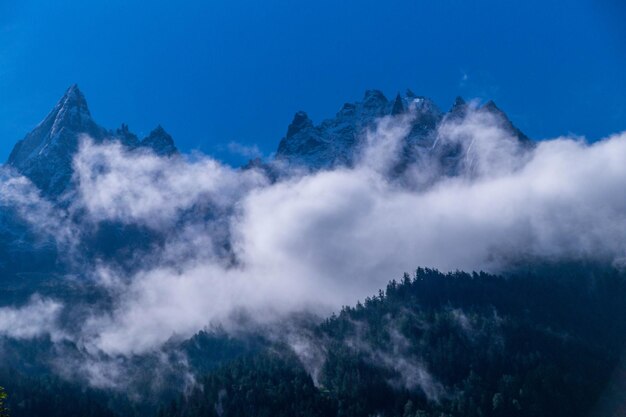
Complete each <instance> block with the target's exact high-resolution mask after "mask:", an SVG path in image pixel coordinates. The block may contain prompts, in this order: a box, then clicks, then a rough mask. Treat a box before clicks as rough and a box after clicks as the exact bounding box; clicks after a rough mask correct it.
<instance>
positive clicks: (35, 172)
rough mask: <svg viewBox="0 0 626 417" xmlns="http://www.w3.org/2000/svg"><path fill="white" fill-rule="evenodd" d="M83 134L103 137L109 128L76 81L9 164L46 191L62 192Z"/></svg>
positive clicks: (18, 144) (45, 192)
mask: <svg viewBox="0 0 626 417" xmlns="http://www.w3.org/2000/svg"><path fill="white" fill-rule="evenodd" d="M81 134H86V135H89V136H91V137H92V138H94V139H96V140H101V139H102V138H104V137H105V136H106V130H105V129H103V128H102V127H100V126H98V125H97V124H96V123H95V122H94V121H93V120H92V118H91V113H90V111H89V106H88V105H87V100H85V96H84V95H83V93H82V92H81V91H80V89H79V88H78V86H77V85H76V84H74V85H72V86H71V87H70V88H68V89H67V91H66V92H65V94H64V95H63V97H61V99H60V100H59V101H58V102H57V104H56V105H55V106H54V108H53V109H52V111H51V112H50V113H49V114H48V116H47V117H46V118H45V119H44V120H43V121H42V122H41V123H39V125H37V127H35V129H34V130H33V131H32V132H30V133H29V134H28V135H26V137H24V139H22V140H21V141H19V142H18V143H17V144H16V145H15V147H14V148H13V150H12V151H11V154H10V155H9V159H8V161H7V163H8V165H9V166H11V167H13V168H15V169H16V170H18V171H19V172H20V173H22V174H23V175H25V176H27V177H28V178H30V179H31V181H33V182H34V183H35V185H37V186H38V187H39V188H40V189H41V190H42V191H43V192H44V194H48V195H54V194H58V193H60V192H62V191H63V189H64V188H65V187H66V185H67V184H68V182H69V181H70V179H71V176H72V157H73V155H74V154H75V153H76V150H77V148H78V136H79V135H81Z"/></svg>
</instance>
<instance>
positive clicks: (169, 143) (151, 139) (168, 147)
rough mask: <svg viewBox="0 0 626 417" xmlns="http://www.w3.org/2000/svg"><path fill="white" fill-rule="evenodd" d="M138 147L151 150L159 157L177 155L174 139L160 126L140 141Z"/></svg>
mask: <svg viewBox="0 0 626 417" xmlns="http://www.w3.org/2000/svg"><path fill="white" fill-rule="evenodd" d="M140 146H142V147H146V148H150V149H152V151H153V152H154V153H155V154H157V155H159V156H171V155H174V154H177V153H178V149H177V148H176V145H175V144H174V139H172V136H171V135H170V134H169V133H167V132H166V131H165V129H163V127H162V126H161V125H158V126H157V127H155V128H154V130H153V131H152V132H150V134H149V135H148V136H146V137H145V138H144V139H142V141H141V143H140Z"/></svg>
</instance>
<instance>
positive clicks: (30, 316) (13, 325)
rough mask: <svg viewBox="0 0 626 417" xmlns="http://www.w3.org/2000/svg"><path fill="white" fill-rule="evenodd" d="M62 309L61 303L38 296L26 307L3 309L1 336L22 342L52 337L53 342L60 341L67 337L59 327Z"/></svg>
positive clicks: (0, 325) (1, 314)
mask: <svg viewBox="0 0 626 417" xmlns="http://www.w3.org/2000/svg"><path fill="white" fill-rule="evenodd" d="M62 308H63V305H62V304H61V303H59V302H57V301H54V300H50V299H44V298H41V297H39V296H37V295H35V296H33V297H32V298H31V300H30V301H29V303H28V304H26V305H24V306H21V307H18V308H12V307H2V308H0V336H6V337H10V338H14V339H22V340H24V339H34V338H37V337H42V336H50V338H51V339H52V340H53V341H60V340H62V339H64V338H65V337H66V336H65V334H63V332H62V331H60V330H59V326H58V320H59V315H60V313H61V310H62Z"/></svg>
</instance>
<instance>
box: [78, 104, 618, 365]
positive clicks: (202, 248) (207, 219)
mask: <svg viewBox="0 0 626 417" xmlns="http://www.w3.org/2000/svg"><path fill="white" fill-rule="evenodd" d="M408 120H409V119H406V120H403V119H390V118H387V119H383V120H382V121H381V123H380V124H379V126H378V128H377V129H375V130H372V131H370V132H368V133H367V137H366V141H365V142H366V143H367V144H368V146H367V147H366V149H364V150H363V153H362V157H361V159H360V163H358V164H357V166H356V167H354V168H351V169H348V168H338V169H334V170H330V171H322V172H318V173H311V174H300V175H297V176H291V177H289V178H287V179H284V180H281V181H279V182H276V183H273V184H272V183H270V181H269V180H268V179H267V178H265V177H264V176H263V175H262V174H261V173H260V172H258V171H255V170H242V171H238V170H234V169H232V168H229V167H226V166H224V165H221V164H220V163H218V162H216V161H214V160H211V159H209V158H204V157H197V158H195V159H188V158H185V157H171V158H159V157H157V156H154V155H152V154H148V153H141V152H129V151H126V150H124V149H123V148H122V147H121V146H120V145H118V144H100V145H96V144H94V143H92V142H90V141H88V140H87V141H85V142H84V143H83V145H82V146H81V148H80V152H79V154H78V155H77V157H76V159H75V169H76V173H75V175H76V177H75V179H76V180H77V181H78V184H79V189H78V194H77V201H76V202H75V204H74V206H73V207H71V209H70V210H76V211H80V212H81V213H84V214H85V216H84V218H83V217H80V218H79V221H86V222H87V223H88V224H87V225H85V224H76V225H75V227H78V228H79V229H81V228H84V227H88V226H89V223H97V222H99V221H102V220H111V221H117V222H121V223H125V224H139V225H142V226H147V227H150V228H151V229H153V230H154V231H156V232H157V233H162V234H163V236H164V243H163V244H161V245H155V246H154V247H153V249H152V250H151V251H149V253H142V254H138V255H136V258H132V259H133V263H134V264H135V268H134V271H135V272H132V273H129V272H123V271H125V270H124V269H118V268H116V267H115V265H107V264H106V262H105V261H103V260H94V261H93V262H94V265H92V266H84V265H83V266H82V268H83V271H85V270H95V271H96V276H97V282H99V283H100V285H101V287H102V288H103V289H105V290H107V291H109V292H110V293H111V295H112V296H113V308H112V310H111V311H109V312H105V313H102V312H99V313H96V312H94V313H92V314H91V316H90V318H89V319H88V320H86V321H85V322H84V323H83V326H82V328H81V331H80V332H79V333H80V334H78V335H77V336H76V340H78V341H79V342H80V343H81V344H82V345H83V346H84V348H85V349H86V351H88V352H91V353H92V354H94V355H96V354H99V353H104V354H110V355H130V354H138V353H142V352H149V351H153V350H155V349H158V348H159V347H160V346H161V345H163V344H164V343H165V342H166V341H167V340H169V339H170V338H172V337H175V338H176V337H178V338H186V337H189V336H191V335H193V334H194V333H196V332H197V331H199V330H201V329H203V328H204V327H206V326H208V325H209V324H212V323H221V324H224V325H225V326H226V327H227V328H228V327H229V326H235V325H236V323H235V321H233V320H231V318H232V317H233V315H236V314H239V313H241V312H242V311H246V312H247V314H248V315H249V317H251V318H253V319H254V320H257V321H261V322H271V321H272V320H274V319H276V318H280V317H284V315H286V314H289V313H292V312H296V311H301V310H307V311H314V312H318V313H322V314H324V313H328V312H330V311H332V310H335V309H337V308H338V307H340V306H341V305H345V304H353V303H354V302H355V301H356V300H357V299H363V298H365V297H366V296H368V295H371V294H373V293H375V292H376V291H377V290H378V289H379V288H381V287H384V285H385V284H386V283H387V281H388V280H390V279H392V278H397V277H399V276H401V274H402V273H403V272H405V271H411V270H413V269H414V268H415V267H417V266H428V267H436V268H439V269H442V270H454V269H465V270H477V269H486V270H490V271H499V270H501V269H503V268H505V267H506V266H507V265H509V263H510V262H514V261H516V260H522V259H541V260H563V259H597V260H606V261H617V262H619V260H620V259H621V260H623V259H624V258H625V257H626V239H625V238H624V236H626V199H624V198H623V186H624V184H626V164H624V163H623V157H624V155H626V134H620V135H615V136H613V137H611V138H607V139H605V140H604V141H601V142H597V143H594V144H587V143H585V142H583V141H581V140H578V139H568V138H558V139H555V140H550V141H544V142H540V143H538V144H537V145H536V147H535V148H533V149H526V150H524V149H522V148H521V147H520V146H519V145H518V144H517V142H516V141H515V139H514V138H513V137H511V135H510V133H509V132H508V131H507V130H506V129H505V128H504V127H503V126H502V125H501V123H500V121H499V120H497V119H496V118H494V117H493V116H490V115H489V114H486V113H481V112H479V111H471V112H470V113H469V115H468V117H466V118H465V119H463V120H460V121H459V120H449V121H448V122H446V123H445V124H444V125H443V126H442V128H441V129H440V130H439V132H438V133H439V134H438V137H437V143H436V145H435V149H434V150H433V151H436V150H437V149H439V148H437V147H439V146H457V147H460V148H461V149H462V150H463V151H462V152H461V154H460V155H461V159H460V160H458V161H457V162H456V163H458V164H459V167H460V168H459V169H460V170H461V172H462V175H460V176H458V177H452V178H451V177H445V176H442V175H441V172H442V171H443V169H444V167H442V166H440V165H438V163H431V164H427V165H416V166H413V167H411V168H410V169H408V170H407V172H406V174H405V175H404V177H403V178H400V179H399V180H393V181H392V180H390V179H389V178H388V176H386V173H387V172H388V171H389V168H390V167H391V166H392V165H393V164H392V163H393V161H394V158H396V157H397V156H398V154H399V152H398V149H399V146H398V144H399V143H400V140H401V139H402V137H403V136H404V135H406V134H407V133H408V131H409V130H408V125H407V122H408ZM406 184H408V185H409V186H406ZM79 209H80V210H79ZM72 236H74V235H72ZM74 238H75V239H79V237H75V236H74Z"/></svg>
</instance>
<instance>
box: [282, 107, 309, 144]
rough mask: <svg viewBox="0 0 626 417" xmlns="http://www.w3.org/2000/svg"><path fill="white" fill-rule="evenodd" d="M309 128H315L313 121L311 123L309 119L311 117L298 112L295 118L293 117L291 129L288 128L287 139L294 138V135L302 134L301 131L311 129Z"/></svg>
mask: <svg viewBox="0 0 626 417" xmlns="http://www.w3.org/2000/svg"><path fill="white" fill-rule="evenodd" d="M309 126H313V121H311V119H309V115H308V114H306V113H305V112H303V111H299V112H297V113H296V114H295V115H294V116H293V120H292V122H291V124H290V125H289V127H288V128H287V136H286V137H287V138H290V137H292V136H293V135H295V134H296V133H298V132H300V131H301V130H303V129H305V128H307V127H309Z"/></svg>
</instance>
